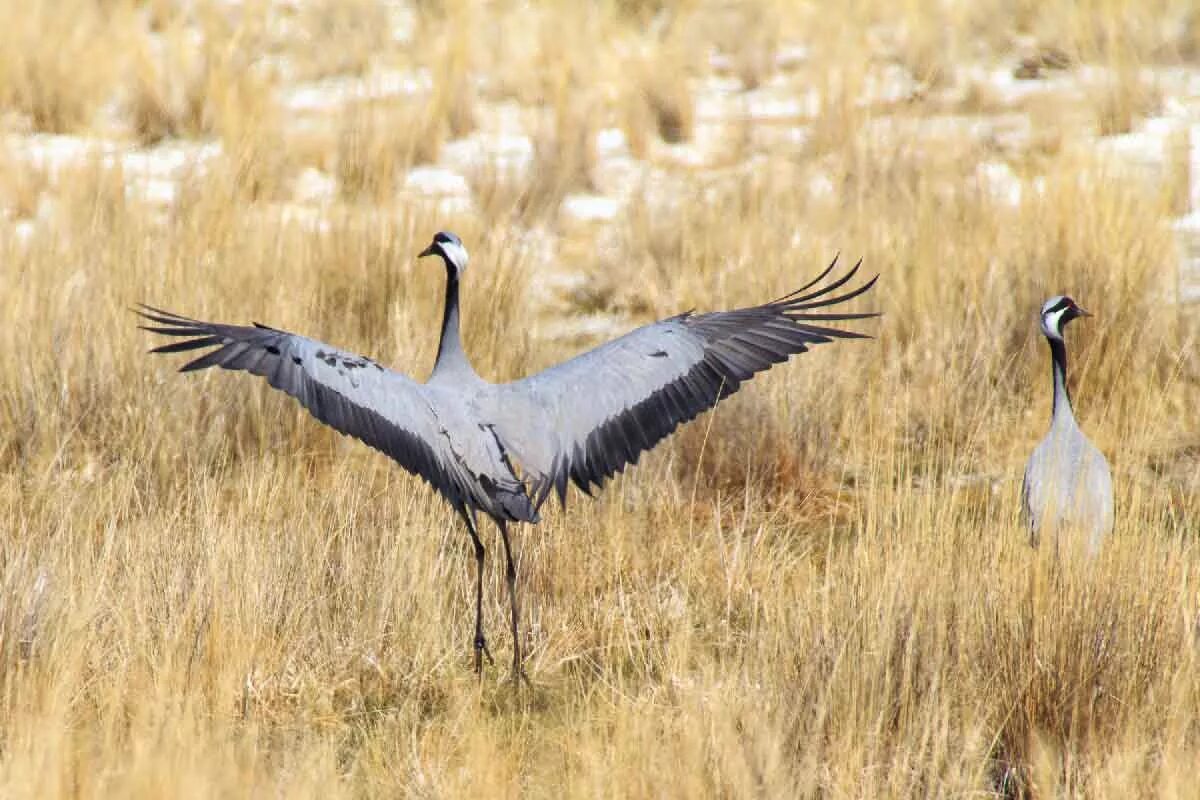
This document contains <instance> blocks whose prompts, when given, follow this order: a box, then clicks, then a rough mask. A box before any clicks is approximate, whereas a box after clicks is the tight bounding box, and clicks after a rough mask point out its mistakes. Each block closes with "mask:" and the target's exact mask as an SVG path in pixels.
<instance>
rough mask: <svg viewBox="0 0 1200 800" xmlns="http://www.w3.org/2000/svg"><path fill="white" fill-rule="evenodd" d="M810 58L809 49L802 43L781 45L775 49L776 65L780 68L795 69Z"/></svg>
mask: <svg viewBox="0 0 1200 800" xmlns="http://www.w3.org/2000/svg"><path fill="white" fill-rule="evenodd" d="M808 58H809V49H808V47H807V46H805V45H802V44H785V45H780V46H779V47H778V48H776V50H775V66H776V67H778V68H779V69H795V68H796V67H798V66H800V65H801V64H803V63H804V62H806V61H808Z"/></svg>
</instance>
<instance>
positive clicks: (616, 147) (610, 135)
mask: <svg viewBox="0 0 1200 800" xmlns="http://www.w3.org/2000/svg"><path fill="white" fill-rule="evenodd" d="M628 152H629V142H628V141H626V139H625V131H623V130H621V129H620V128H604V129H603V130H601V131H600V132H599V133H597V134H596V156H597V158H609V157H612V156H620V155H625V154H627V153H628Z"/></svg>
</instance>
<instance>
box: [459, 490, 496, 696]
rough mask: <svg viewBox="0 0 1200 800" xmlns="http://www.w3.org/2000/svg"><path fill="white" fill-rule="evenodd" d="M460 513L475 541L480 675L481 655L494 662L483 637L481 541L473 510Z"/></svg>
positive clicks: (479, 670) (478, 669)
mask: <svg viewBox="0 0 1200 800" xmlns="http://www.w3.org/2000/svg"><path fill="white" fill-rule="evenodd" d="M461 513H462V518H463V521H464V522H466V523H467V532H468V533H470V534H471V541H472V542H474V543H475V674H476V675H479V676H482V675H483V656H487V660H488V663H489V664H495V663H496V662H495V661H494V660H493V659H492V653H491V651H490V650H488V646H487V639H485V638H483V542H481V541H479V531H478V530H476V528H475V512H474V511H462V512H461Z"/></svg>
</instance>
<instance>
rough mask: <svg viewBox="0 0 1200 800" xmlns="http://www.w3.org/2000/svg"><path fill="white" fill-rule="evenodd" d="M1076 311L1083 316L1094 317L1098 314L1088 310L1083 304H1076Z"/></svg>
mask: <svg viewBox="0 0 1200 800" xmlns="http://www.w3.org/2000/svg"><path fill="white" fill-rule="evenodd" d="M1075 313H1076V314H1078V315H1079V316H1081V317H1094V316H1096V315H1095V314H1093V313H1092V312H1090V311H1088V310H1087V309H1086V308H1084V307H1083V306H1075Z"/></svg>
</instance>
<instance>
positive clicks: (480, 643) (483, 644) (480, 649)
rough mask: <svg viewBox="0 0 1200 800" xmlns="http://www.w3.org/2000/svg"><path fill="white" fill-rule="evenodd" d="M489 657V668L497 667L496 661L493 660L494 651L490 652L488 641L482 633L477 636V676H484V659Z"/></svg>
mask: <svg viewBox="0 0 1200 800" xmlns="http://www.w3.org/2000/svg"><path fill="white" fill-rule="evenodd" d="M484 656H487V660H488V666H489V667H494V666H495V665H496V661H495V659H493V658H492V651H491V650H488V646H487V639H484V638H483V634H482V633H477V634H475V674H476V675H479V676H480V677H482V676H483V657H484Z"/></svg>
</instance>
